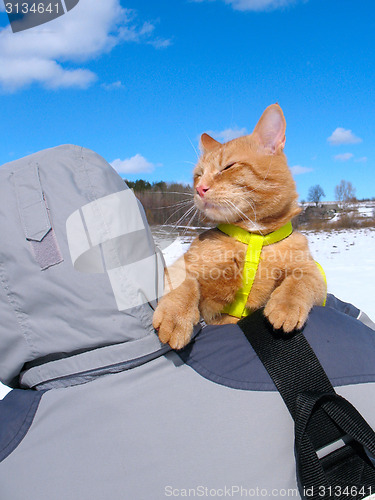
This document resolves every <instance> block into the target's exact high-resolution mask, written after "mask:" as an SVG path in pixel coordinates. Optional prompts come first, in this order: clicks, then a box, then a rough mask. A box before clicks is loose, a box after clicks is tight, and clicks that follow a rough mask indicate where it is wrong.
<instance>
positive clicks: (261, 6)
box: [191, 0, 307, 12]
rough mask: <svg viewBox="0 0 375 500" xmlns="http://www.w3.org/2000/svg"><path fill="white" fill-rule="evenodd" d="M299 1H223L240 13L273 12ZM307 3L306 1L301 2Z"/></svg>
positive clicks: (202, 0) (197, 0) (200, 0)
mask: <svg viewBox="0 0 375 500" xmlns="http://www.w3.org/2000/svg"><path fill="white" fill-rule="evenodd" d="M191 1H193V2H199V3H201V2H204V1H212V0H191ZM298 1H301V0H224V2H225V3H226V4H228V5H231V6H232V7H233V9H235V10H242V11H258V12H259V11H264V10H275V9H280V8H282V7H287V6H288V5H292V4H295V3H297V2H298ZM302 1H307V0H302Z"/></svg>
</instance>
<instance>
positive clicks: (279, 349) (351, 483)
mask: <svg viewBox="0 0 375 500" xmlns="http://www.w3.org/2000/svg"><path fill="white" fill-rule="evenodd" d="M238 325H239V326H240V328H241V329H242V330H243V332H244V334H245V336H246V338H247V340H248V341H249V342H250V344H251V345H252V347H253V349H254V350H255V352H256V354H257V355H258V357H259V359H260V360H261V361H262V363H263V364H264V366H265V368H266V369H267V371H268V373H269V374H270V376H271V378H272V380H273V381H274V383H275V385H276V387H277V389H278V391H279V392H280V394H281V396H282V398H283V399H284V402H285V404H286V405H287V407H288V409H289V411H290V413H291V415H292V417H293V419H294V420H295V454H296V468H297V481H298V483H299V489H300V494H301V496H302V497H303V498H312V499H318V498H323V499H327V500H328V499H330V498H335V499H338V500H340V499H342V500H343V499H346V500H352V499H353V500H358V499H361V498H364V497H366V496H368V495H369V494H371V493H375V469H374V463H373V460H372V457H373V456H375V433H374V432H373V430H372V429H371V427H369V425H368V424H367V423H366V421H365V420H364V419H363V418H362V416H361V415H360V414H359V413H358V411H357V410H356V409H355V408H354V407H353V406H352V405H351V404H350V403H349V402H348V401H346V400H345V399H344V398H342V397H341V396H339V395H337V394H336V392H335V390H334V388H333V387H332V384H331V382H330V381H329V379H328V377H327V375H326V373H325V371H324V370H323V368H322V366H321V364H320V362H319V360H318V359H317V357H316V355H315V353H314V351H313V350H312V348H311V346H310V345H309V343H308V342H307V340H306V338H305V336H304V335H303V333H302V332H293V333H292V334H290V335H288V334H285V333H284V332H281V331H275V330H274V329H273V327H272V325H271V324H270V323H269V322H268V320H267V319H266V318H265V317H264V315H263V311H256V312H255V313H253V314H252V315H250V316H247V317H246V318H244V319H242V320H241V321H239V322H238ZM343 437H345V439H346V442H347V444H346V445H345V446H343V447H342V448H340V449H339V450H337V451H335V452H333V453H331V454H329V455H327V456H326V457H324V458H323V459H322V460H319V458H318V456H317V453H316V450H318V449H319V448H321V447H324V446H327V445H328V444H331V443H333V442H335V441H337V440H338V439H340V438H343ZM346 487H348V488H349V487H350V488H351V490H350V491H349V490H348V489H346ZM363 487H365V489H363ZM306 494H307V496H306Z"/></svg>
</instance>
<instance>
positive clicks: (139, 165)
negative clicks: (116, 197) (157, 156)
mask: <svg viewBox="0 0 375 500" xmlns="http://www.w3.org/2000/svg"><path fill="white" fill-rule="evenodd" d="M111 165H112V167H113V168H114V169H115V170H116V171H117V172H118V173H119V174H137V173H141V172H142V173H149V172H152V171H153V170H154V168H155V166H154V164H153V163H150V162H149V161H148V160H146V158H144V157H143V156H142V155H140V154H136V155H135V156H133V157H132V158H127V159H125V160H120V159H117V160H113V162H112V163H111Z"/></svg>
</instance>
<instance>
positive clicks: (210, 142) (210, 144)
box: [201, 134, 221, 152]
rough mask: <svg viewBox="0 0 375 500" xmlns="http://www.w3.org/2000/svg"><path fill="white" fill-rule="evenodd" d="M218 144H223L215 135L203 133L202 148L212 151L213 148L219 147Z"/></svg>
mask: <svg viewBox="0 0 375 500" xmlns="http://www.w3.org/2000/svg"><path fill="white" fill-rule="evenodd" d="M218 146H221V143H220V142H218V141H215V139H214V138H213V137H211V136H210V135H208V134H202V135H201V148H202V150H203V151H205V152H206V151H212V150H213V149H215V148H217V147H218Z"/></svg>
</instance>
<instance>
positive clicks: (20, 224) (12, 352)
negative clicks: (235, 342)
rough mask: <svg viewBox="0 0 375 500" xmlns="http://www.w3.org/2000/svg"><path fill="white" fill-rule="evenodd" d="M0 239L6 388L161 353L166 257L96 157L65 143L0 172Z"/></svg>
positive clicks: (120, 184) (1, 375) (129, 195)
mask: <svg viewBox="0 0 375 500" xmlns="http://www.w3.org/2000/svg"><path fill="white" fill-rule="evenodd" d="M0 231H1V234H2V238H1V240H2V243H1V245H0V317H1V324H0V380H1V381H2V382H3V383H5V384H8V385H11V386H13V387H17V386H19V385H20V380H19V375H20V373H21V371H23V376H22V385H24V386H27V387H32V386H35V385H38V384H39V383H43V382H45V381H47V380H50V379H53V378H58V377H59V376H67V375H68V374H69V373H70V372H72V371H75V372H77V370H78V371H81V372H84V371H85V370H91V369H94V368H97V367H100V366H102V365H103V363H107V362H109V363H117V362H119V361H127V360H130V359H133V360H134V359H137V358H142V357H144V356H150V355H152V353H156V352H158V351H160V350H163V349H164V347H163V346H162V345H161V344H160V342H159V340H158V338H157V335H156V334H155V332H154V330H153V328H152V314H153V307H154V306H155V303H156V302H155V301H156V300H157V298H158V297H159V296H161V294H162V287H163V271H164V265H163V259H162V255H161V254H160V252H159V251H158V249H157V248H156V247H155V244H154V241H153V238H152V235H151V232H150V230H149V227H148V224H147V220H146V217H145V214H144V211H143V209H142V207H141V205H140V203H139V202H138V200H137V199H136V198H135V196H134V194H133V192H132V191H131V190H130V189H129V188H128V187H127V186H126V184H125V183H124V181H123V180H122V179H121V177H120V176H119V175H118V174H117V173H116V172H115V171H114V170H113V169H112V167H111V166H110V165H109V164H108V163H107V162H106V161H105V160H104V159H103V158H102V157H100V156H99V155H97V154H96V153H94V152H93V151H90V150H87V149H85V148H82V147H78V146H73V145H64V146H59V147H56V148H52V149H47V150H45V151H41V152H39V153H36V154H33V155H31V156H28V157H26V158H22V159H20V160H17V161H14V162H11V163H8V164H5V165H3V166H2V167H0ZM116 346H117V349H116ZM164 350H165V349H164ZM115 352H117V353H118V354H116V355H115V354H114V353H115ZM101 353H102V354H101ZM103 353H105V354H103ZM103 356H104V358H105V359H104V358H103Z"/></svg>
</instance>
